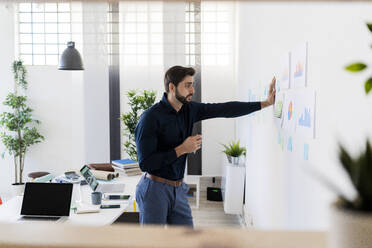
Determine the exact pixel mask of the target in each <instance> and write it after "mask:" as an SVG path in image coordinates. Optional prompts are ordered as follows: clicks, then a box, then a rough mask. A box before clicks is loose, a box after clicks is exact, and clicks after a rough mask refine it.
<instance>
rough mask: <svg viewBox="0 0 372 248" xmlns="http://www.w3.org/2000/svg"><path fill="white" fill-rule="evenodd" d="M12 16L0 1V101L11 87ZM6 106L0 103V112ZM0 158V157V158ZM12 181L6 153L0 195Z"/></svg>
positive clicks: (0, 168) (0, 163) (10, 161)
mask: <svg viewBox="0 0 372 248" xmlns="http://www.w3.org/2000/svg"><path fill="white" fill-rule="evenodd" d="M13 22H14V16H13V5H11V4H6V3H0V36H1V37H7V38H6V39H4V38H3V39H0V54H1V57H0V75H1V83H0V102H1V103H2V102H3V101H4V99H5V97H6V96H7V95H8V92H9V89H13V85H14V83H13V73H12V71H11V64H12V61H13V59H14V45H15V44H14V25H13ZM5 110H6V108H5V106H4V105H3V104H0V112H3V111H5ZM3 151H4V145H3V144H2V143H0V153H2V152H3ZM0 159H1V158H0ZM13 182H14V166H13V159H12V158H10V157H9V156H8V155H7V156H5V157H4V159H1V160H0V197H3V196H4V194H5V193H6V192H8V191H9V187H10V184H11V183H13Z"/></svg>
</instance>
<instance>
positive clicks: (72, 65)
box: [58, 41, 84, 71]
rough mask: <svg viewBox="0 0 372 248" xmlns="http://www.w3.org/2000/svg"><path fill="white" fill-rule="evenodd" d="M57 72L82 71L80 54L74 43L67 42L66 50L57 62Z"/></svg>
mask: <svg viewBox="0 0 372 248" xmlns="http://www.w3.org/2000/svg"><path fill="white" fill-rule="evenodd" d="M58 70H71V71H73V70H84V67H83V61H82V60H81V56H80V53H79V51H78V50H76V48H75V42H73V41H69V42H67V48H66V49H65V50H64V51H63V53H62V55H61V58H60V60H59V66H58Z"/></svg>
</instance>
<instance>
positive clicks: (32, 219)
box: [18, 216, 61, 221]
mask: <svg viewBox="0 0 372 248" xmlns="http://www.w3.org/2000/svg"><path fill="white" fill-rule="evenodd" d="M60 218H61V217H32V216H22V217H21V218H19V219H18V221H57V220H59V219H60Z"/></svg>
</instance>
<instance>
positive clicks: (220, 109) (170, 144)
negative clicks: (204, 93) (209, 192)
mask: <svg viewBox="0 0 372 248" xmlns="http://www.w3.org/2000/svg"><path fill="white" fill-rule="evenodd" d="M260 109H261V103H260V102H226V103H198V102H193V101H191V102H190V103H188V104H184V105H183V106H182V108H181V109H180V110H179V111H178V112H177V111H176V110H175V109H174V108H173V107H172V106H171V105H170V104H169V102H168V99H167V94H166V93H164V95H163V98H162V99H161V101H160V102H158V103H156V104H154V105H153V106H151V107H150V108H149V109H147V110H146V111H145V112H143V114H142V115H141V117H140V120H139V122H138V124H137V127H136V129H135V136H136V144H137V154H138V161H139V165H140V167H141V170H142V171H145V172H148V173H150V174H152V175H155V176H159V177H163V178H166V179H169V180H179V179H182V178H183V176H184V173H185V162H186V156H187V154H184V155H182V156H180V157H178V158H177V154H176V151H175V149H174V148H176V147H177V146H179V145H180V144H182V143H183V141H184V140H185V139H186V138H187V137H189V136H191V134H192V127H193V125H194V123H195V122H198V121H202V120H206V119H210V118H216V117H225V118H231V117H238V116H242V115H247V114H249V113H252V112H254V111H257V110H260Z"/></svg>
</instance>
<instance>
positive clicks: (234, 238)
mask: <svg viewBox="0 0 372 248" xmlns="http://www.w3.org/2000/svg"><path fill="white" fill-rule="evenodd" d="M0 230H1V231H0V247H9V248H13V247H52V248H57V247H58V248H59V247H82V248H84V247H87V248H88V247H89V248H94V247H107V248H113V247H128V248H129V247H130V248H133V247H159V248H168V247H169V248H174V247H181V248H182V247H203V248H209V247H214V248H219V247H220V248H222V247H224V248H232V247H250V248H269V247H270V248H299V247H301V248H326V247H327V244H326V243H327V238H326V236H327V234H326V233H325V232H289V231H257V230H251V229H235V228H228V229H227V228H225V229H216V228H213V229H212V228H210V229H194V230H193V229H188V228H182V227H168V228H163V227H157V226H153V227H140V226H134V225H132V226H131V225H115V226H105V227H90V226H75V225H74V226H72V225H65V224H42V223H35V224H31V223H22V224H5V223H0Z"/></svg>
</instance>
